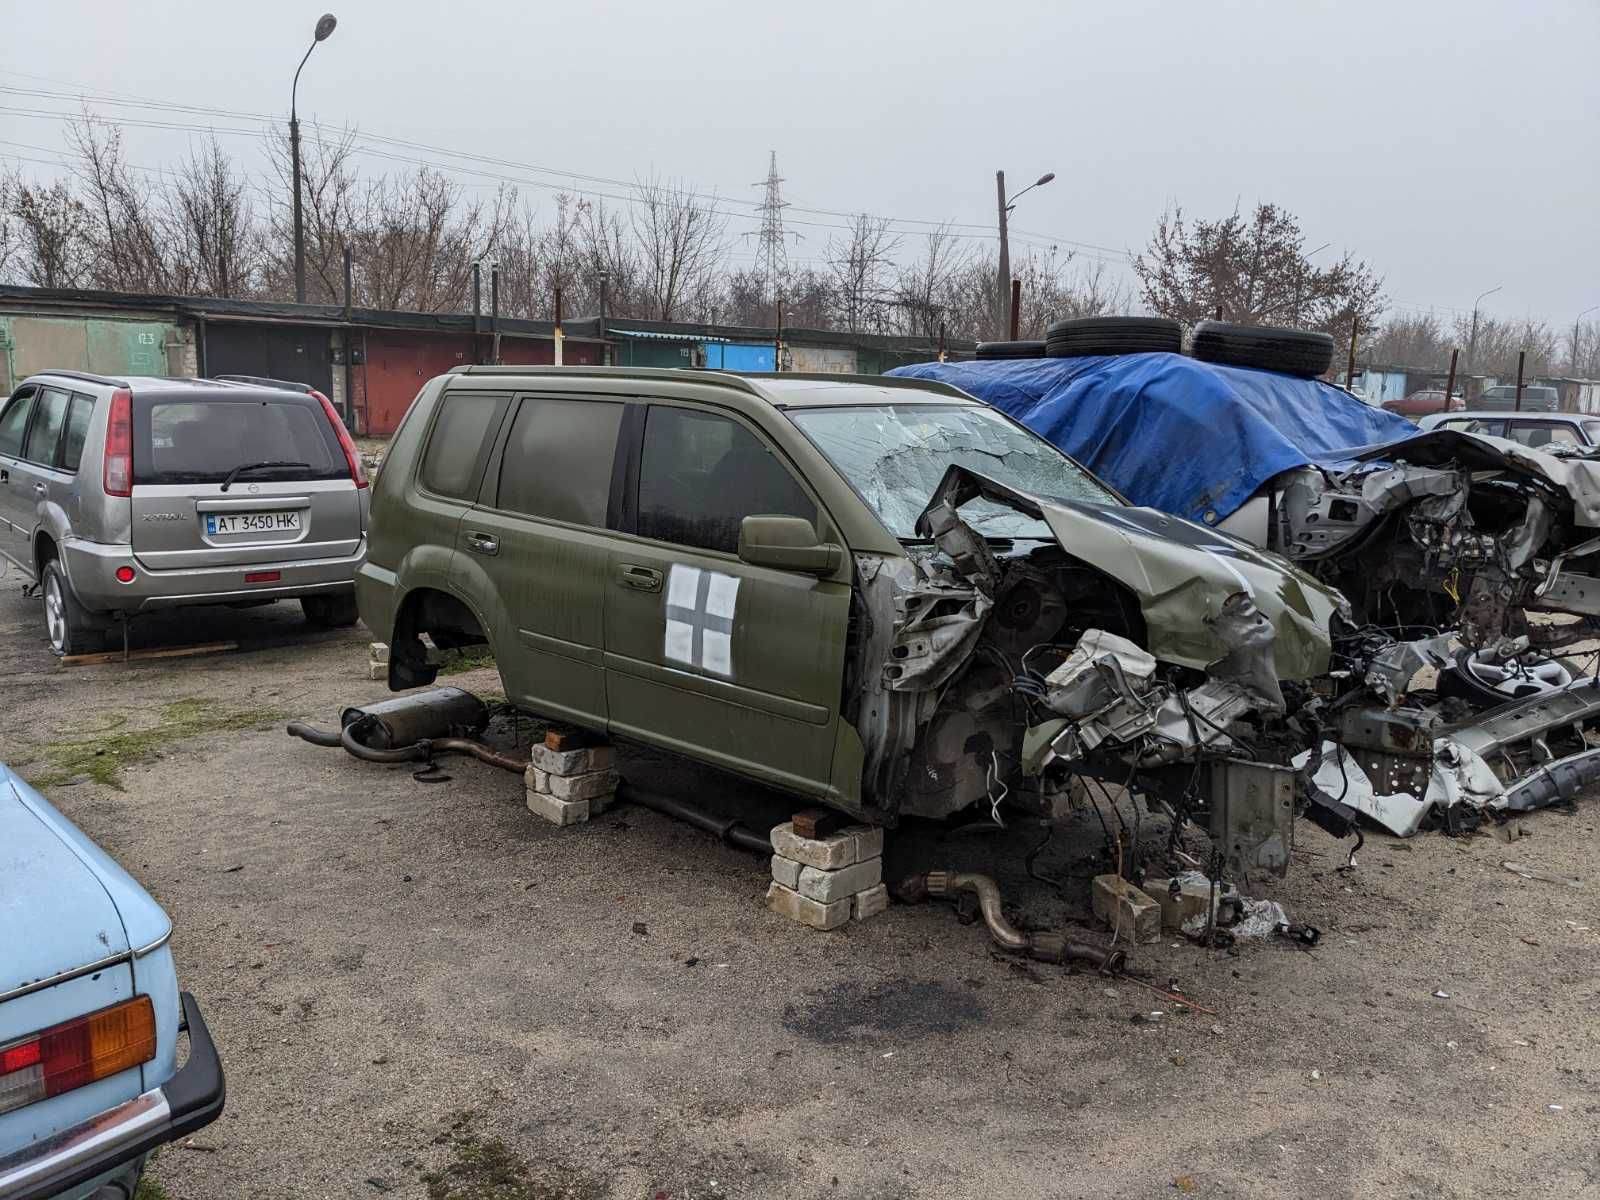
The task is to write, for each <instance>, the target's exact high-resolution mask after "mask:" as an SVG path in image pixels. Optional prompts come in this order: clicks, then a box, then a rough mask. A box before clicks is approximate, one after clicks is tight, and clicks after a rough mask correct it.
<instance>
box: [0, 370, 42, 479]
mask: <svg viewBox="0 0 1600 1200" xmlns="http://www.w3.org/2000/svg"><path fill="white" fill-rule="evenodd" d="M43 386H44V385H43V384H38V383H24V384H22V385H21V386H20V387H18V388H17V389H16V391H14V392H12V393H11V395H9V396H7V397H6V402H5V404H4V405H0V417H3V416H5V414H6V413H8V412H10V411H11V406H12V405H13V404H20V403H21V402H22V401H23V400H27V399H30V398H31V399H33V400H34V401H36V402H37V400H38V397H39V390H40V388H42V387H43ZM38 411H39V406H38V404H37V403H34V404H31V405H29V407H28V419H27V420H26V421H24V422H23V423H22V438H21V440H20V441H18V442H17V452H16V453H15V454H7V455H6V457H7V458H14V459H16V460H17V461H18V462H19V463H21V462H27V461H28V460H27V459H25V458H23V457H22V451H23V449H24V448H25V447H26V446H27V444H28V430H29V429H31V428H32V427H33V414H34V413H36V412H38Z"/></svg>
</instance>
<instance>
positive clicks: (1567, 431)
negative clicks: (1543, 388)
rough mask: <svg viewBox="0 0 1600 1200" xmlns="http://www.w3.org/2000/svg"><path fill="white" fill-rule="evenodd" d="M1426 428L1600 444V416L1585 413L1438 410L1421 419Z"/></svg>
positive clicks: (1527, 442)
mask: <svg viewBox="0 0 1600 1200" xmlns="http://www.w3.org/2000/svg"><path fill="white" fill-rule="evenodd" d="M1417 424H1418V425H1420V426H1421V427H1422V428H1423V429H1455V430H1459V431H1461V432H1463V433H1483V434H1488V435H1489V436H1490V437H1501V438H1509V439H1510V440H1511V441H1513V442H1521V443H1522V444H1523V445H1524V446H1534V447H1543V448H1545V449H1550V448H1552V447H1561V446H1563V445H1568V446H1577V447H1583V448H1588V447H1590V446H1600V417H1591V416H1586V415H1584V414H1583V413H1560V412H1531V413H1530V412H1527V411H1523V412H1520V413H1507V412H1503V411H1493V410H1486V409H1468V410H1466V411H1463V412H1453V413H1434V414H1432V415H1431V416H1426V417H1423V418H1422V420H1420V421H1418V422H1417Z"/></svg>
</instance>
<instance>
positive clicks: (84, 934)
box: [0, 767, 129, 995]
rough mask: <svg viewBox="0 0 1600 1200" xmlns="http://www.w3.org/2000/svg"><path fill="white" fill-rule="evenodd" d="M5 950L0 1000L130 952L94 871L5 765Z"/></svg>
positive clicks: (0, 909) (0, 820) (1, 814)
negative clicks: (20, 789)
mask: <svg viewBox="0 0 1600 1200" xmlns="http://www.w3.org/2000/svg"><path fill="white" fill-rule="evenodd" d="M51 811H52V814H53V812H54V810H51ZM0 946H4V947H5V952H4V953H3V954H0V995H3V994H5V993H6V992H9V991H12V990H14V989H16V988H19V987H25V986H27V985H28V984H32V983H35V982H37V981H38V980H41V979H48V978H50V977H51V976H54V975H59V974H61V973H63V972H66V971H72V970H75V969H77V968H79V967H83V966H87V965H88V964H90V963H94V962H99V961H101V960H103V959H107V958H112V957H114V956H117V955H121V954H126V953H127V952H128V949H129V942H128V934H127V931H126V930H125V929H124V927H123V923H122V916H121V914H120V913H119V912H118V909H117V904H116V902H115V901H114V900H113V899H112V897H111V894H110V892H108V891H107V890H106V887H105V884H104V883H102V882H101V879H100V876H99V873H98V872H97V871H96V869H95V866H94V865H91V863H90V862H89V861H86V860H85V858H84V857H83V856H81V855H80V854H79V853H77V851H76V849H75V848H74V847H73V846H72V845H70V844H69V843H68V842H67V841H66V840H64V839H63V838H62V836H61V834H60V833H59V832H58V831H57V830H56V829H55V828H53V827H52V824H51V823H50V822H48V821H47V820H46V819H45V818H44V817H43V816H42V815H41V814H40V813H39V812H37V811H35V809H34V808H33V807H31V806H30V805H28V804H27V803H25V802H24V801H23V799H22V796H21V794H20V793H19V792H18V791H17V789H16V788H15V787H14V786H13V785H12V781H11V778H10V777H9V773H8V772H6V770H5V768H3V767H0Z"/></svg>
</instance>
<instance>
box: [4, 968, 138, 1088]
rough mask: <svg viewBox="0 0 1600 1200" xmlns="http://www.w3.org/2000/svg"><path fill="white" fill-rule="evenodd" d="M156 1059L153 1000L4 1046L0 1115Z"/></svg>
mask: <svg viewBox="0 0 1600 1200" xmlns="http://www.w3.org/2000/svg"><path fill="white" fill-rule="evenodd" d="M155 1056H156V1014H155V1008H154V1007H153V1006H152V1005H151V1003H150V997H149V996H136V997H135V998H134V999H132V1000H129V1001H127V1002H126V1003H123V1004H117V1005H114V1006H112V1007H111V1008H102V1009H101V1010H100V1011H99V1012H95V1013H90V1014H89V1015H88V1016H86V1017H79V1018H78V1019H77V1020H75V1021H67V1022H65V1023H63V1024H61V1025H55V1026H52V1027H51V1028H49V1029H45V1030H41V1031H40V1032H39V1033H35V1034H30V1035H29V1036H28V1037H25V1038H19V1039H18V1040H17V1041H14V1042H11V1043H9V1044H7V1045H5V1046H0V1113H3V1112H10V1111H11V1110H12V1109H13V1108H21V1107H22V1106H23V1105H25V1104H33V1103H35V1102H36V1101H39V1100H45V1099H48V1098H49V1097H51V1096H59V1095H60V1094H61V1093H62V1092H70V1091H71V1090H72V1089H73V1088H80V1087H82V1086H83V1085H84V1084H86V1083H93V1082H94V1081H95V1080H97V1079H104V1078H106V1077H107V1076H108V1075H115V1074H117V1073H118V1072H119V1071H126V1070H128V1068H130V1067H137V1066H138V1065H139V1064H140V1063H147V1062H149V1061H150V1060H151V1059H152V1058H154V1057H155Z"/></svg>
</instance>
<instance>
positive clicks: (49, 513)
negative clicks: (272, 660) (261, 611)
mask: <svg viewBox="0 0 1600 1200" xmlns="http://www.w3.org/2000/svg"><path fill="white" fill-rule="evenodd" d="M366 534H367V479H366V474H365V472H364V470H363V468H362V465H361V457H360V455H359V454H358V453H357V451H356V446H355V442H354V441H353V440H352V439H351V437H350V434H349V433H348V431H346V429H345V427H344V424H343V422H342V421H340V420H339V416H338V414H337V413H336V412H335V411H334V408H333V405H332V404H331V403H330V402H329V401H328V398H327V397H326V396H323V395H322V394H321V393H320V392H315V391H311V390H310V389H305V390H294V389H293V388H292V387H285V386H277V385H275V384H271V383H259V382H258V383H242V382H227V381H219V380H207V379H162V378H154V377H141V376H130V377H128V378H125V379H112V378H107V377H104V376H100V375H89V374H82V373H79V372H74V371H57V372H45V373H43V374H39V375H34V376H31V377H29V378H28V379H25V380H23V382H22V383H21V384H20V385H18V387H17V388H16V390H15V391H14V392H12V394H11V396H10V398H9V399H7V400H6V401H5V403H4V404H3V406H0V556H3V557H5V558H8V559H10V560H11V561H12V562H14V563H16V564H17V565H18V566H19V567H21V568H22V569H23V571H24V572H26V573H27V574H28V575H30V576H31V577H32V578H33V580H34V581H35V582H36V583H37V584H38V585H39V587H40V589H41V590H42V591H43V594H44V612H45V626H46V631H47V633H48V635H49V638H50V646H51V648H52V649H53V650H54V651H55V652H56V653H57V654H63V655H65V654H76V653H80V652H82V651H84V650H88V649H94V648H95V647H96V643H98V642H99V641H100V640H101V639H102V638H103V636H104V634H105V633H106V632H107V631H109V630H111V629H114V628H116V627H117V623H118V622H119V621H121V620H126V619H128V618H130V617H133V616H136V615H138V614H140V613H145V612H150V611H152V610H154V609H160V608H171V607H176V606H180V605H195V604H231V605H238V606H249V605H255V604H264V603H270V602H271V601H274V600H280V599H288V598H294V599H298V600H299V601H300V604H301V606H302V607H303V608H304V610H305V614H306V619H307V620H308V621H311V622H312V623H313V624H319V625H348V624H351V623H353V622H354V621H355V620H356V607H355V585H354V579H355V572H356V568H357V567H359V566H360V565H361V561H362V559H363V557H364V556H365V554H366Z"/></svg>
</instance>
